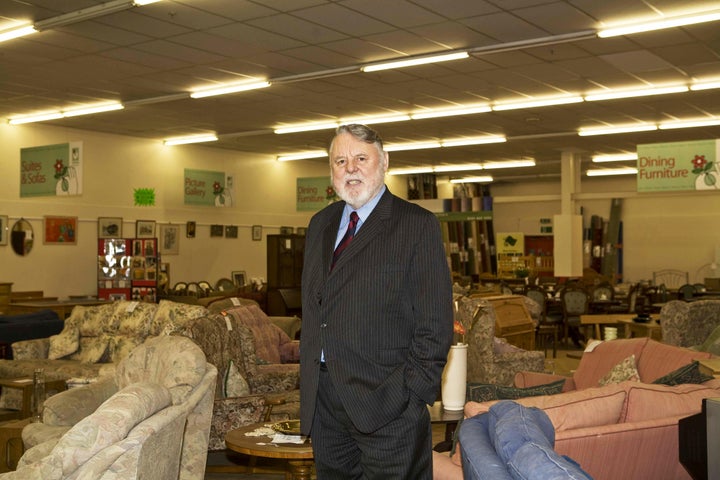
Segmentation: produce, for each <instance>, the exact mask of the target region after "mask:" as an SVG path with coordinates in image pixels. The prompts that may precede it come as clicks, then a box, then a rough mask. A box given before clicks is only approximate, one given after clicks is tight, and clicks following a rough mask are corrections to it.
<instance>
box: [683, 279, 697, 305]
mask: <svg viewBox="0 0 720 480" xmlns="http://www.w3.org/2000/svg"><path fill="white" fill-rule="evenodd" d="M696 293H697V289H696V288H695V285H691V284H689V283H686V284H685V285H682V286H681V287H680V288H678V299H680V300H685V301H688V300H692V299H693V297H694V296H695V294H696Z"/></svg>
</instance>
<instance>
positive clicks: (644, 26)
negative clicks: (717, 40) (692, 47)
mask: <svg viewBox="0 0 720 480" xmlns="http://www.w3.org/2000/svg"><path fill="white" fill-rule="evenodd" d="M716 20H720V12H711V13H703V14H697V15H686V16H680V17H675V18H667V19H664V20H658V21H654V22H646V23H639V24H638V23H635V24H632V25H623V26H618V27H611V28H606V29H603V30H599V31H598V32H597V36H598V37H600V38H608V37H617V36H619V35H630V34H632V33H642V32H649V31H652V30H662V29H665V28H674V27H682V26H684V25H694V24H697V23H704V22H714V21H716Z"/></svg>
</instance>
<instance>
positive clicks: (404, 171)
mask: <svg viewBox="0 0 720 480" xmlns="http://www.w3.org/2000/svg"><path fill="white" fill-rule="evenodd" d="M432 172H433V168H432V167H408V168H390V169H388V171H387V174H388V175H414V174H416V173H432Z"/></svg>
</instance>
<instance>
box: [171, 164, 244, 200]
mask: <svg viewBox="0 0 720 480" xmlns="http://www.w3.org/2000/svg"><path fill="white" fill-rule="evenodd" d="M183 183H184V185H183V192H184V197H185V205H207V206H215V207H232V205H233V178H232V176H230V175H226V174H225V172H213V171H210V170H193V169H190V168H186V169H185V176H184V179H183Z"/></svg>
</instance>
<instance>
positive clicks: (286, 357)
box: [280, 340, 300, 363]
mask: <svg viewBox="0 0 720 480" xmlns="http://www.w3.org/2000/svg"><path fill="white" fill-rule="evenodd" d="M280 363H300V341H299V340H293V341H291V342H287V343H283V344H282V345H280Z"/></svg>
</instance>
